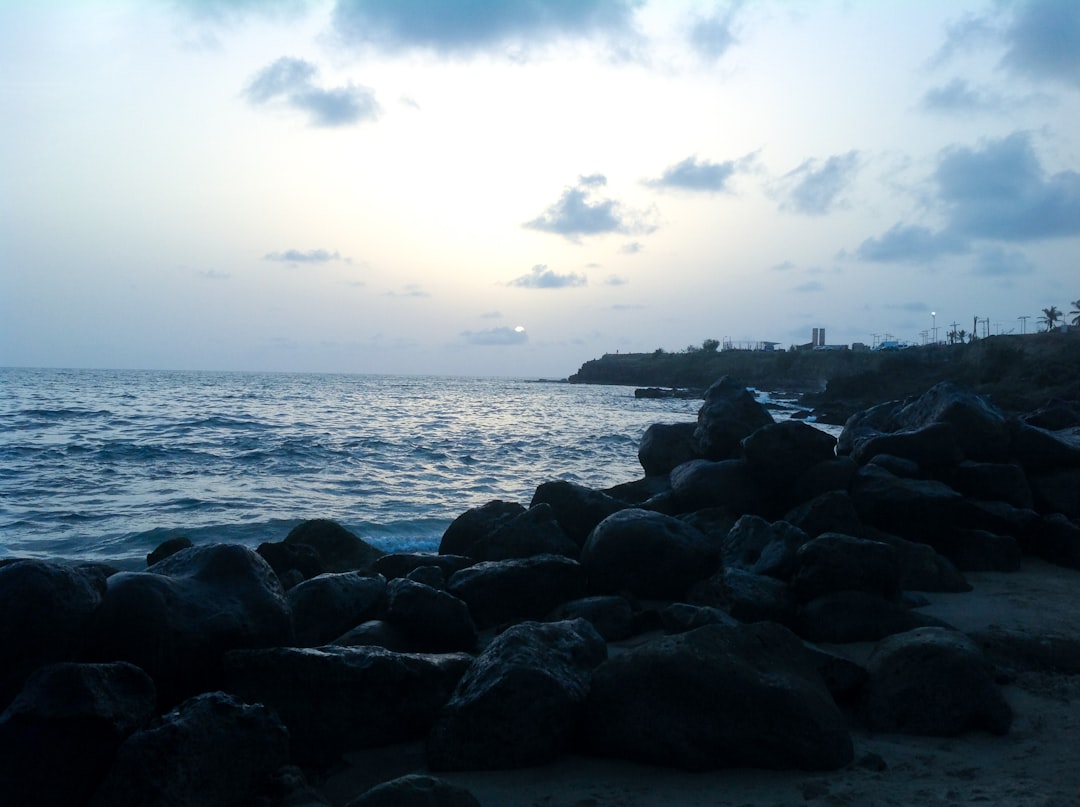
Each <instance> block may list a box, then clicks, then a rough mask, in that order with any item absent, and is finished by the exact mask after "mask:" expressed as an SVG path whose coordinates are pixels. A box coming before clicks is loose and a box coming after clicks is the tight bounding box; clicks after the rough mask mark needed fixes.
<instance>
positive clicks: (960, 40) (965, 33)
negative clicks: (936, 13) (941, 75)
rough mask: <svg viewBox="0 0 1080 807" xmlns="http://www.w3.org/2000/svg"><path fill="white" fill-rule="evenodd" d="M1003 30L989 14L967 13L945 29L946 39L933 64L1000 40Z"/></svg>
mask: <svg viewBox="0 0 1080 807" xmlns="http://www.w3.org/2000/svg"><path fill="white" fill-rule="evenodd" d="M1000 38H1001V31H1000V30H999V28H998V26H997V25H995V24H994V22H993V21H992V20H991V19H990V17H989V16H985V15H977V14H966V15H964V16H963V17H961V18H960V19H958V20H956V21H955V22H952V23H949V24H948V25H947V26H946V29H945V41H944V42H943V43H942V45H941V47H940V48H938V51H937V53H935V54H934V56H933V57H931V59H930V64H931V66H935V67H936V66H941V65H943V64H945V63H946V62H949V61H951V60H952V59H953V58H954V57H955V56H957V55H958V54H960V53H964V52H967V51H972V50H977V49H979V48H982V47H983V46H985V45H986V44H988V43H993V42H997V41H999V40H1000Z"/></svg>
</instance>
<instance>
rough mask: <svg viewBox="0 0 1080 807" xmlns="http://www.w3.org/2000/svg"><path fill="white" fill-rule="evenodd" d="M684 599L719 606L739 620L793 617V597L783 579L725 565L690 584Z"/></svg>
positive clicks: (787, 621)
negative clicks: (708, 575) (714, 572)
mask: <svg viewBox="0 0 1080 807" xmlns="http://www.w3.org/2000/svg"><path fill="white" fill-rule="evenodd" d="M686 599H687V601H688V602H690V603H693V604H695V605H704V606H711V607H715V608H722V609H723V610H724V611H725V612H726V613H728V614H730V615H731V617H733V618H734V619H737V620H739V621H740V622H778V623H780V624H781V625H790V624H791V623H792V621H793V620H794V618H795V605H796V603H795V597H794V596H792V593H791V589H790V588H789V587H788V585H787V583H785V582H784V581H783V580H777V579H776V578H775V577H768V576H766V575H763V574H755V573H754V572H749V571H746V570H745V569H739V568H735V567H732V568H727V569H724V570H723V571H720V572H717V573H716V574H715V575H713V576H712V577H710V578H709V579H707V580H702V581H701V582H699V583H696V584H694V585H693V586H691V587H690V590H689V591H688V592H687V594H686Z"/></svg>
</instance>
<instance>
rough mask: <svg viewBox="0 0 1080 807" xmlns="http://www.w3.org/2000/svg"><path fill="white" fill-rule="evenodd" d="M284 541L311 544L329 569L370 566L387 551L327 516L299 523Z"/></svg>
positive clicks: (354, 569)
mask: <svg viewBox="0 0 1080 807" xmlns="http://www.w3.org/2000/svg"><path fill="white" fill-rule="evenodd" d="M285 543H287V544H303V545H305V546H310V547H312V548H313V549H314V550H315V551H316V552H317V553H318V555H319V559H320V560H321V561H322V568H323V569H324V570H325V571H327V572H352V571H356V570H359V569H367V568H369V567H370V566H371V564H372V563H374V562H375V561H376V560H377V559H378V558H380V557H382V556H383V555H384V554H385V553H384V552H383V551H382V550H381V549H377V548H376V547H374V546H372V545H371V544H369V543H367V542H366V541H364V540H363V539H362V538H360V537H359V536H358V535H356V534H354V533H352V532H349V530H347V529H345V528H344V527H342V526H341V525H340V524H338V523H337V522H336V521H331V520H330V519H326V518H313V519H309V520H308V521H303V522H301V523H299V524H297V525H296V526H295V527H293V528H292V529H291V530H290V531H289V534H288V535H286V536H285Z"/></svg>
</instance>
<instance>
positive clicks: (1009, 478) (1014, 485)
mask: <svg viewBox="0 0 1080 807" xmlns="http://www.w3.org/2000/svg"><path fill="white" fill-rule="evenodd" d="M949 485H950V486H951V487H952V488H954V489H955V490H957V491H959V492H960V493H963V494H964V495H965V496H971V497H972V498H975V499H983V500H988V501H999V502H1005V503H1006V504H1011V505H1012V506H1013V507H1019V508H1030V507H1031V506H1032V498H1031V487H1030V485H1028V480H1027V475H1026V474H1025V473H1024V469H1023V468H1021V467H1020V466H1019V465H1014V464H1011V463H997V462H971V461H966V462H962V463H960V464H959V465H958V466H957V467H956V468H955V469H953V472H952V474H951V476H950V477H949Z"/></svg>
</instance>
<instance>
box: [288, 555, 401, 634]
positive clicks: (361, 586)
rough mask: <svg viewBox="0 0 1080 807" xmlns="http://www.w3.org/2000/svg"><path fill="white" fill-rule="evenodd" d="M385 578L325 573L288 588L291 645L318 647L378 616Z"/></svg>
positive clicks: (348, 573)
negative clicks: (291, 622)
mask: <svg viewBox="0 0 1080 807" xmlns="http://www.w3.org/2000/svg"><path fill="white" fill-rule="evenodd" d="M385 593H386V578H384V577H383V576H382V575H373V576H369V575H366V574H362V573H360V572H327V573H326V574H320V575H318V576H316V577H312V578H311V579H310V580H305V581H304V582H302V583H300V584H298V585H296V586H293V587H292V588H291V589H289V593H288V594H287V595H286V598H287V600H288V603H289V608H290V609H291V610H292V618H293V629H294V631H295V634H296V635H295V643H296V644H297V646H299V647H318V646H319V645H323V644H326V643H327V642H329V641H332V640H333V639H334V638H335V637H337V636H340V635H341V634H343V633H344V632H345V631H347V630H348V629H349V628H352V627H355V626H356V625H359V624H360V623H361V622H366V621H367V620H369V619H374V618H375V617H377V616H378V615H379V612H380V609H381V608H382V604H383V600H384V599H385Z"/></svg>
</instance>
